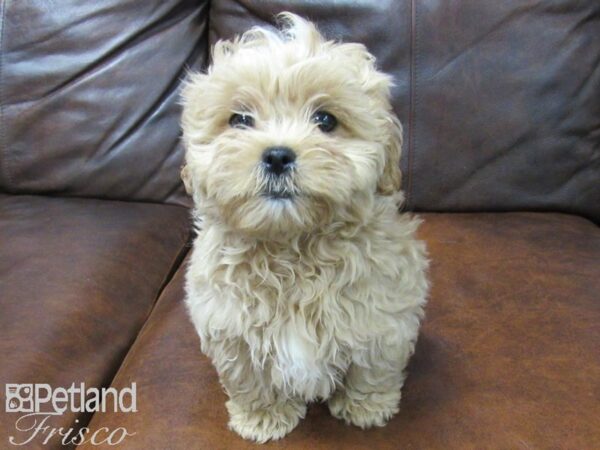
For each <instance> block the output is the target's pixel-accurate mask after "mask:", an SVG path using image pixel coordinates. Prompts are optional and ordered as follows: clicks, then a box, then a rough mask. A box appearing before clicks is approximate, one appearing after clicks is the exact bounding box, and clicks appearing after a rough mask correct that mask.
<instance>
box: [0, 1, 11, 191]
mask: <svg viewBox="0 0 600 450" xmlns="http://www.w3.org/2000/svg"><path fill="white" fill-rule="evenodd" d="M1 2H2V3H1V4H0V9H1V10H2V11H1V12H0V188H1V187H2V185H4V187H5V188H6V190H7V191H8V190H9V184H10V182H9V178H10V177H9V174H8V168H7V165H6V159H7V152H6V137H5V128H4V29H5V28H6V20H5V18H6V2H7V0H1Z"/></svg>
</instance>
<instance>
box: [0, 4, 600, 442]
mask: <svg viewBox="0 0 600 450" xmlns="http://www.w3.org/2000/svg"><path fill="white" fill-rule="evenodd" d="M1 8H2V9H1V11H0V18H1V22H0V23H1V25H0V26H1V29H0V102H1V103H0V107H1V108H0V114H1V115H0V356H1V360H0V361H1V362H0V382H1V383H2V386H0V396H1V397H2V398H1V399H0V403H1V404H2V405H5V402H6V401H7V398H8V394H7V391H6V390H5V386H6V384H7V383H46V384H49V385H51V386H53V387H60V386H62V387H68V386H70V385H72V384H73V383H76V384H79V383H82V382H83V383H85V385H86V387H108V386H112V387H116V388H122V387H126V386H130V385H131V383H132V382H135V383H136V386H137V410H138V411H137V412H135V413H123V412H119V413H115V412H106V413H95V414H93V415H92V414H88V413H78V412H76V411H66V412H65V413H63V414H61V415H54V416H52V417H50V420H49V421H48V423H47V425H49V429H48V430H47V432H46V434H43V433H40V434H39V435H38V436H36V437H35V438H34V439H32V440H31V441H30V442H28V443H26V444H25V445H24V446H22V448H58V447H61V443H60V441H61V439H60V437H57V436H53V437H50V438H49V439H48V442H47V443H45V444H44V439H45V438H46V437H47V435H48V432H49V430H50V428H58V427H63V428H64V429H67V428H74V429H77V428H78V427H81V426H86V427H88V428H89V429H90V434H91V433H93V432H95V431H99V432H103V431H106V430H114V429H116V428H118V427H125V428H126V429H127V430H128V432H129V433H135V434H134V435H133V436H128V437H127V438H126V439H125V440H124V441H123V443H122V444H120V446H121V448H132V449H229V448H253V447H254V446H255V444H251V443H247V442H245V441H243V440H242V439H241V438H239V437H238V436H237V435H235V434H234V433H232V432H230V431H228V429H227V425H226V423H227V415H226V411H225V407H224V401H225V394H224V393H223V392H222V389H221V388H220V386H219V384H218V380H217V376H216V374H215V371H214V370H213V368H212V366H211V364H210V362H209V361H208V360H207V359H206V358H205V357H204V356H203V355H201V353H200V346H199V341H198V337H197V335H196V333H195V331H194V329H193V327H192V325H191V323H190V322H189V320H188V318H187V317H186V313H185V310H184V306H183V303H182V298H183V289H182V282H183V273H184V270H185V264H186V260H185V258H186V255H187V253H188V250H189V242H190V238H191V231H190V224H189V210H188V206H189V201H188V199H187V198H186V197H185V193H184V190H183V187H182V184H181V182H180V180H179V173H178V172H179V168H180V166H181V163H182V148H181V144H180V131H179V126H178V118H179V112H180V110H179V106H178V103H177V102H178V93H179V88H180V86H181V82H182V80H183V79H184V77H185V73H186V69H188V68H192V69H200V68H202V67H205V65H206V63H207V59H208V55H209V47H210V45H211V44H213V43H214V42H216V40H218V39H219V38H223V37H230V36H232V35H234V34H235V33H238V32H240V31H242V30H245V29H246V28H248V27H249V26H251V25H253V24H257V23H260V24H264V23H266V22H272V20H273V19H272V17H273V14H274V13H276V12H279V11H282V10H286V9H287V10H292V11H294V12H297V13H300V14H303V15H306V16H308V17H309V18H311V19H313V20H315V21H316V22H317V23H318V24H319V26H320V28H321V29H322V31H323V32H324V33H325V34H326V35H327V36H329V37H331V38H332V39H343V40H349V41H360V42H364V43H365V44H366V45H367V46H368V48H369V49H370V50H371V52H373V53H374V54H375V55H376V56H377V58H378V62H379V65H380V67H381V68H382V69H383V70H385V71H387V72H389V73H391V74H393V76H394V77H395V80H396V87H395V89H394V92H393V94H394V106H395V108H396V112H397V113H398V115H399V117H400V119H401V120H402V122H403V124H404V129H405V147H404V153H403V156H402V169H403V173H404V189H405V191H406V195H407V208H408V209H410V210H416V211H420V212H422V217H423V218H424V220H425V223H424V225H423V226H422V228H421V236H422V238H423V239H425V240H426V241H427V243H428V246H429V251H430V256H431V260H432V266H431V278H432V283H433V288H432V292H431V297H430V301H429V305H428V308H427V317H426V320H425V321H424V324H423V327H422V333H421V336H420V340H419V342H418V346H417V351H416V354H415V356H414V358H413V360H412V362H411V365H410V373H409V377H408V381H407V383H406V385H405V387H404V390H403V400H402V404H401V412H400V413H399V414H398V416H397V417H395V418H394V419H393V420H392V421H391V422H390V423H389V425H388V426H386V427H385V428H381V429H374V430H369V431H361V430H359V429H356V428H353V427H348V426H346V425H344V424H342V423H340V422H339V421H336V420H335V419H333V418H332V417H331V416H330V415H329V413H328V412H327V408H326V406H325V405H321V404H314V405H312V406H311V407H310V409H309V413H308V416H307V418H306V419H305V420H304V421H303V422H302V423H301V424H300V426H299V427H298V428H297V429H296V430H294V431H293V432H292V433H291V434H290V435H289V436H288V437H286V438H285V439H284V440H282V441H279V442H276V443H269V444H266V445H265V447H266V448H286V449H305V448H313V449H325V448H327V449H329V448H331V449H347V448H372V449H388V448H390V449H391V448H406V449H434V448H444V449H448V448H452V449H464V448H474V449H475V448H477V449H482V448H494V449H495V448H498V449H509V448H510V449H512V448H526V449H534V448H535V449H594V448H600V230H599V228H598V226H597V225H596V224H597V223H598V222H600V3H598V1H597V0H582V1H575V0H557V1H543V2H530V1H521V0H519V1H517V0H507V1H502V2H492V1H479V0H451V1H425V0H398V1H394V0H384V1H374V0H373V1H356V2H354V1H353V2H337V1H328V2H315V1H312V0H298V1H294V2H284V1H271V0H268V1H258V0H255V1H232V0H215V1H212V2H210V4H209V3H208V2H206V1H199V0H193V1H192V0H144V1H134V0H103V1H101V2H89V1H88V2H82V1H79V0H62V1H60V2H49V1H45V0H4V1H2V2H1ZM18 418H19V414H17V413H14V412H5V410H2V411H0V448H12V445H11V443H10V438H11V436H12V437H13V439H15V440H16V441H17V442H23V441H24V440H25V439H26V437H27V436H28V435H29V434H31V431H30V432H29V434H28V433H27V432H24V431H19V430H16V428H15V422H16V420H17V419H18ZM103 427H106V428H103ZM81 447H82V448H95V447H107V445H106V444H104V445H98V446H95V445H92V444H91V443H90V442H89V441H88V442H87V443H86V444H83V445H81Z"/></svg>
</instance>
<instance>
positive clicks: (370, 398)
mask: <svg viewBox="0 0 600 450" xmlns="http://www.w3.org/2000/svg"><path fill="white" fill-rule="evenodd" d="M399 403H400V390H397V391H392V392H385V393H381V392H372V393H368V394H363V393H360V392H356V391H345V390H341V391H336V393H335V394H333V396H332V397H331V398H330V399H329V401H328V405H329V411H330V412H331V415H332V416H334V417H336V418H338V419H341V420H343V421H344V422H346V423H347V424H348V425H350V424H352V425H356V426H357V427H360V428H362V429H365V428H371V427H382V426H384V425H385V424H386V423H387V422H388V420H390V419H391V418H392V416H393V415H394V414H396V413H397V412H398V410H399V407H398V404H399Z"/></svg>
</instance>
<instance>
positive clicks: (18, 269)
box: [0, 195, 189, 448]
mask: <svg viewBox="0 0 600 450" xmlns="http://www.w3.org/2000/svg"><path fill="white" fill-rule="evenodd" d="M188 214H189V212H188V210H187V209H185V208H182V207H178V206H168V205H156V204H142V203H125V202H111V201H103V200H82V199H59V198H47V197H33V196H7V195H0V355H2V362H1V363H0V386H1V392H0V400H1V402H0V404H1V405H2V408H3V409H2V413H0V443H1V444H0V446H1V447H3V448H8V447H10V445H9V443H8V437H9V436H15V438H16V439H17V442H21V439H23V438H24V437H25V436H26V435H28V434H27V433H19V432H17V431H16V430H15V421H16V419H17V418H18V417H20V416H21V415H22V414H19V413H5V412H4V411H5V409H4V405H5V398H4V397H5V384H6V383H47V384H50V385H51V386H52V387H55V388H56V387H65V388H68V387H70V386H71V384H72V383H75V385H76V386H79V385H80V383H82V382H83V383H85V384H86V386H87V387H95V386H96V387H97V386H102V385H107V384H109V383H110V381H111V380H112V377H113V375H114V373H115V371H116V369H117V368H118V367H119V365H120V363H121V360H122V359H123V357H124V356H125V354H126V353H127V350H128V348H129V346H130V345H131V343H132V342H133V341H134V339H135V337H136V335H137V333H138V331H139V329H140V328H141V326H142V324H143V323H144V321H145V319H146V318H147V316H148V314H149V313H150V310H151V308H152V305H153V304H154V302H155V300H156V299H157V298H158V294H159V293H160V291H161V288H162V287H163V284H166V282H167V281H168V279H169V276H170V274H171V272H172V271H173V270H174V267H177V266H178V264H179V263H180V259H181V258H182V256H181V255H182V254H183V253H184V252H185V251H187V246H186V242H187V241H188V237H189V220H188ZM76 419H77V420H80V422H79V423H80V424H83V423H85V422H86V421H87V420H88V418H87V417H85V416H82V415H77V414H74V413H71V412H69V411H67V412H65V413H64V414H63V415H61V416H53V417H52V418H51V419H50V421H49V423H48V425H51V426H54V427H65V428H66V427H70V426H71V425H73V424H74V423H75V422H74V421H75V420H76ZM58 442H59V439H57V438H54V439H52V440H51V441H50V444H51V445H49V446H42V445H41V440H40V439H35V440H34V442H33V443H32V444H31V445H29V446H27V448H36V446H37V445H39V446H40V448H55V447H58V445H56V444H57V443H58Z"/></svg>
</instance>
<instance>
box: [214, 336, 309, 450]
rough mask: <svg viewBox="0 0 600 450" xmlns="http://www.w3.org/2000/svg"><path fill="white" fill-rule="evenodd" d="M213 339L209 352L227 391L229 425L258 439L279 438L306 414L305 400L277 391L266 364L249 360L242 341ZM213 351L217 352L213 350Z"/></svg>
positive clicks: (241, 434) (240, 432)
mask: <svg viewBox="0 0 600 450" xmlns="http://www.w3.org/2000/svg"><path fill="white" fill-rule="evenodd" d="M215 344H216V343H213V345H212V347H213V348H212V349H211V350H213V351H212V352H211V353H212V354H213V355H215V354H219V355H220V356H219V357H218V358H214V357H213V362H214V363H215V366H216V368H217V371H218V372H219V378H220V381H221V384H222V385H223V387H224V388H225V391H226V392H227V394H228V395H229V400H228V401H227V403H226V406H227V411H228V412H229V427H230V428H231V429H232V430H233V431H235V432H236V433H238V434H239V435H240V436H242V437H243V438H244V439H250V440H253V441H256V442H259V443H264V442H267V441H269V440H276V439H280V438H282V437H283V436H285V435H286V434H288V433H289V432H290V431H292V430H293V429H294V428H295V427H296V425H298V423H299V422H300V419H302V418H304V416H305V414H306V403H305V402H304V401H302V400H301V399H299V398H292V397H290V396H288V395H287V394H285V393H283V392H279V391H278V390H277V389H275V388H274V387H273V386H272V383H271V381H270V378H271V377H270V374H269V369H268V366H269V365H268V364H267V367H264V368H258V367H256V366H255V365H253V364H252V361H251V358H250V354H249V349H248V346H247V344H246V343H245V342H243V341H241V340H240V341H238V342H233V341H231V340H228V341H225V342H221V343H220V344H216V346H218V348H215ZM215 351H216V352H215Z"/></svg>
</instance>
